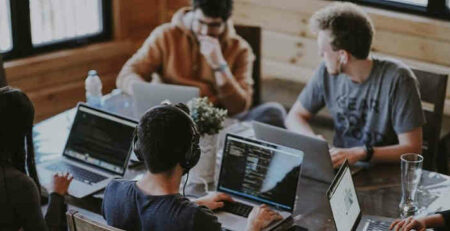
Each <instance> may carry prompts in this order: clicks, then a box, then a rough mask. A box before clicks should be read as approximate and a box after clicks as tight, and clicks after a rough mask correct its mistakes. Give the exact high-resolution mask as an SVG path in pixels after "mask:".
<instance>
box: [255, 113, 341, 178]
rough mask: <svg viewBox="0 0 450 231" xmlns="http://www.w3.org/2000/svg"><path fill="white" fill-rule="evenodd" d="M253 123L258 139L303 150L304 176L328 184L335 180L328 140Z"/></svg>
mask: <svg viewBox="0 0 450 231" xmlns="http://www.w3.org/2000/svg"><path fill="white" fill-rule="evenodd" d="M252 125H253V130H254V131H255V137H256V138H257V139H260V140H265V141H268V142H271V143H275V144H279V145H283V146H286V147H290V148H293V149H298V150H301V151H303V153H304V154H305V156H304V158H305V160H304V164H303V166H302V168H303V170H302V177H307V178H311V179H314V180H318V181H322V182H325V183H328V184H329V183H331V181H333V178H334V175H335V172H334V169H333V164H332V162H331V157H330V152H329V147H328V143H327V142H326V141H323V140H321V139H316V138H313V137H310V136H305V135H301V134H298V133H294V132H291V131H288V130H286V129H283V128H279V127H275V126H271V125H268V124H264V123H260V122H256V121H253V122H252Z"/></svg>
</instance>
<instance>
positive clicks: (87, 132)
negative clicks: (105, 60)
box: [63, 103, 137, 176]
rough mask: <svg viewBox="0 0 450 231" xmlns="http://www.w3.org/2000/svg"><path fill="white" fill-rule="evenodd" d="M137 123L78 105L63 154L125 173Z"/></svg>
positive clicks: (92, 164) (103, 168)
mask: <svg viewBox="0 0 450 231" xmlns="http://www.w3.org/2000/svg"><path fill="white" fill-rule="evenodd" d="M136 126H137V122H136V121H133V120H131V119H128V118H125V117H122V116H119V115H116V114H112V113H109V112H105V111H102V110H99V109H96V108H92V107H89V106H87V105H85V104H82V103H80V104H78V106H77V111H76V114H75V118H74V120H73V124H72V128H71V129H70V133H69V136H68V138H67V142H66V146H65V148H64V151H63V156H64V157H68V158H70V159H73V160H76V161H78V162H82V163H85V164H88V165H91V166H94V167H96V168H99V169H102V170H105V171H107V172H110V173H112V174H115V175H121V176H123V175H124V173H125V170H126V167H127V163H128V159H129V158H130V154H131V150H132V147H131V146H132V145H131V143H132V139H133V134H134V130H135V129H136Z"/></svg>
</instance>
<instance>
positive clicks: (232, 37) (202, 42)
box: [116, 0, 286, 126]
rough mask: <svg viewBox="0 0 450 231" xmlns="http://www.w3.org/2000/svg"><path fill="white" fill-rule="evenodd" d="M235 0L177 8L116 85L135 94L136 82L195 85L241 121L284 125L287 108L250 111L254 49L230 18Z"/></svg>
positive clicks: (274, 105)
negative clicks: (133, 87) (170, 19)
mask: <svg viewBox="0 0 450 231" xmlns="http://www.w3.org/2000/svg"><path fill="white" fill-rule="evenodd" d="M232 9H233V0H193V1H192V8H182V9H180V10H179V11H178V12H176V13H175V14H174V16H173V18H172V22H170V23H166V24H163V25H161V26H159V27H157V28H156V29H154V30H153V32H152V33H151V34H150V36H149V37H148V38H147V40H146V41H145V42H144V44H143V45H142V47H141V48H140V49H139V50H138V51H137V52H136V53H135V54H134V55H133V57H131V58H130V59H129V60H128V61H127V62H126V64H125V65H124V66H123V68H122V70H121V71H120V73H119V75H118V77H117V81H116V84H117V87H118V88H119V89H121V90H123V91H124V92H126V93H128V94H133V92H132V85H133V84H134V83H136V82H143V81H152V80H155V81H157V79H155V78H152V76H154V74H156V75H157V76H159V80H160V81H162V82H164V83H170V84H178V85H187V86H194V87H197V88H199V89H200V95H201V96H207V97H208V98H209V100H210V101H211V102H213V103H214V104H215V105H216V106H220V107H223V108H226V109H227V110H228V113H229V115H230V116H236V118H237V119H239V120H257V121H260V122H265V123H270V124H272V125H275V126H284V117H285V115H286V112H285V109H284V108H283V107H282V106H281V105H280V104H278V103H273V102H272V103H266V104H262V105H259V106H257V107H256V108H254V109H252V110H250V111H249V108H250V106H251V105H252V95H253V78H252V72H253V61H254V54H253V52H252V50H251V48H250V46H249V45H248V43H247V42H246V41H245V40H244V39H242V38H241V37H240V36H239V35H237V34H236V32H235V30H234V27H233V24H232V22H231V20H230V19H229V18H230V16H231V14H232Z"/></svg>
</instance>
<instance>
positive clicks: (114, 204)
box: [102, 180, 221, 231]
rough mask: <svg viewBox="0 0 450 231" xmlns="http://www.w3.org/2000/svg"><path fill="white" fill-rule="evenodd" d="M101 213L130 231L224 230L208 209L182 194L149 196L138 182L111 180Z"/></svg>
mask: <svg viewBox="0 0 450 231" xmlns="http://www.w3.org/2000/svg"><path fill="white" fill-rule="evenodd" d="M102 214H103V217H104V218H105V219H106V221H107V223H108V224H109V225H111V226H114V227H117V228H121V229H124V230H128V231H134V230H143V231H144V230H152V231H158V230H173V231H177V230H180V231H181V230H183V231H184V230H186V231H190V230H211V231H214V230H221V224H220V223H219V222H218V221H217V217H215V216H214V214H213V213H212V211H211V210H209V209H208V208H206V207H203V206H197V205H196V204H195V203H192V202H190V201H189V200H188V199H187V198H185V197H183V196H181V195H180V194H175V195H164V196H150V195H146V194H144V193H143V192H142V191H141V190H140V189H139V188H138V187H137V186H136V181H125V180H115V181H112V182H111V183H110V184H109V185H108V186H107V187H106V190H105V196H104V199H103V205H102Z"/></svg>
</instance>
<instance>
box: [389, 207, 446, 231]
mask: <svg viewBox="0 0 450 231" xmlns="http://www.w3.org/2000/svg"><path fill="white" fill-rule="evenodd" d="M429 228H435V230H443V231H445V230H450V210H446V211H442V212H437V213H436V214H433V215H428V216H424V217H419V218H414V217H408V218H405V219H403V220H400V219H398V220H395V221H394V222H392V224H391V226H390V227H389V229H390V230H395V231H400V230H402V231H410V230H417V231H425V230H428V229H429Z"/></svg>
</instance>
